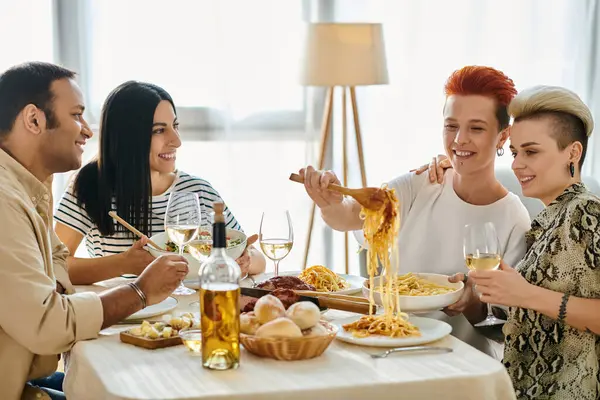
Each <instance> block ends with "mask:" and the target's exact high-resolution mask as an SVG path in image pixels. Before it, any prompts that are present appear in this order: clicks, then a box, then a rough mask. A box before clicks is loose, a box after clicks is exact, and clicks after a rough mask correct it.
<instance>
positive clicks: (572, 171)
mask: <svg viewBox="0 0 600 400" xmlns="http://www.w3.org/2000/svg"><path fill="white" fill-rule="evenodd" d="M569 172H570V173H571V178H574V177H575V164H573V163H571V164H569Z"/></svg>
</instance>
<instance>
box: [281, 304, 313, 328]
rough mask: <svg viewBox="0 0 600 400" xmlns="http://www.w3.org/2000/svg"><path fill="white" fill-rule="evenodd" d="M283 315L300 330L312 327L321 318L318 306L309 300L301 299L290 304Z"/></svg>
mask: <svg viewBox="0 0 600 400" xmlns="http://www.w3.org/2000/svg"><path fill="white" fill-rule="evenodd" d="M285 315H286V317H288V318H289V319H291V320H292V321H294V323H295V324H296V325H298V327H299V328H300V329H302V330H304V329H308V328H312V327H313V326H315V325H316V324H317V323H318V322H319V319H321V312H320V311H319V307H317V306H316V305H315V304H314V303H311V302H310V301H301V302H299V303H296V304H292V305H291V306H290V308H288V310H287V312H286V313H285Z"/></svg>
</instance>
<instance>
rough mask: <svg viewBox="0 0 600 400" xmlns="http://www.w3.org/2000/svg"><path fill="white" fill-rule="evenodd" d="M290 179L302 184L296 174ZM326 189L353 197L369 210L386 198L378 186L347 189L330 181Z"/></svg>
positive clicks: (377, 207) (302, 181) (381, 203)
mask: <svg viewBox="0 0 600 400" xmlns="http://www.w3.org/2000/svg"><path fill="white" fill-rule="evenodd" d="M290 181H293V182H297V183H302V184H303V183H304V178H302V177H301V176H300V175H298V174H291V175H290ZM327 189H329V190H333V191H335V192H338V193H342V194H345V195H347V196H350V197H353V198H354V200H356V201H357V202H358V204H360V205H361V206H363V207H365V208H368V209H370V210H376V211H377V210H379V209H380V208H381V207H382V206H383V204H384V202H385V199H386V196H385V193H384V191H383V189H379V188H373V187H367V188H362V189H349V188H346V187H343V186H340V185H336V184H335V183H330V184H329V186H327Z"/></svg>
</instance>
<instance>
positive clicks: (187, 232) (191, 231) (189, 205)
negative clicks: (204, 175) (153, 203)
mask: <svg viewBox="0 0 600 400" xmlns="http://www.w3.org/2000/svg"><path fill="white" fill-rule="evenodd" d="M200 219H201V213H200V202H199V201H198V195H197V194H196V193H191V192H171V194H170V195H169V202H168V203H167V211H166V212H165V232H167V236H168V237H169V240H170V241H172V242H173V243H175V244H176V245H177V247H178V249H179V255H180V256H183V251H184V249H185V246H186V245H187V244H188V243H189V242H190V241H191V240H192V239H194V238H195V237H196V235H197V234H198V229H199V228H200ZM194 293H196V291H195V290H193V289H190V288H187V287H185V286H184V285H183V282H181V283H180V284H179V287H178V288H177V289H175V291H174V292H173V294H175V295H190V294H194Z"/></svg>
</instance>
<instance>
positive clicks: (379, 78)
mask: <svg viewBox="0 0 600 400" xmlns="http://www.w3.org/2000/svg"><path fill="white" fill-rule="evenodd" d="M300 83H301V84H302V85H304V86H361V85H382V84H386V83H388V72H387V62H386V57H385V45H384V42H383V29H382V26H381V24H370V23H361V24H348V23H315V24H310V25H309V26H308V29H307V35H306V43H305V47H304V60H303V66H302V72H301V76H300Z"/></svg>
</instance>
